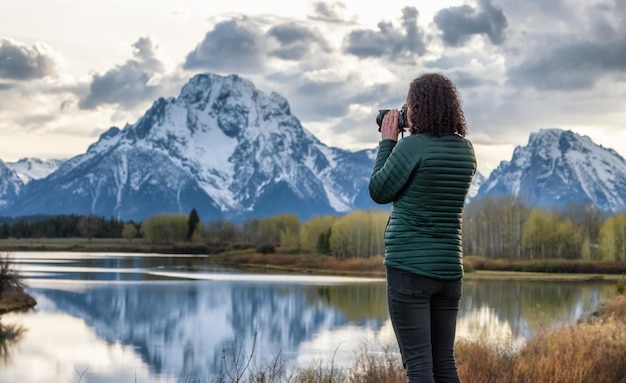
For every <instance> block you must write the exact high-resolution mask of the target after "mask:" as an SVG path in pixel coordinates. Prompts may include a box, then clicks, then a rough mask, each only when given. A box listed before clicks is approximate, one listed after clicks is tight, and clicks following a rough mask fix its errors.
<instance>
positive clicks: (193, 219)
mask: <svg viewBox="0 0 626 383" xmlns="http://www.w3.org/2000/svg"><path fill="white" fill-rule="evenodd" d="M199 223H200V217H199V216H198V212H197V211H196V209H195V208H194V209H191V213H189V219H188V220H187V240H188V241H191V237H193V233H194V231H196V228H197V227H198V224H199Z"/></svg>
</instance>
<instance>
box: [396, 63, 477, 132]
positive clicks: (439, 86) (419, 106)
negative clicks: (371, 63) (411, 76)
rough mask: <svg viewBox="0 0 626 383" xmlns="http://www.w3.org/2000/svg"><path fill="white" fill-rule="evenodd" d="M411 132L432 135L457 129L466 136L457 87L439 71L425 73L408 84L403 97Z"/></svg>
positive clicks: (456, 130)
mask: <svg viewBox="0 0 626 383" xmlns="http://www.w3.org/2000/svg"><path fill="white" fill-rule="evenodd" d="M406 102H407V107H408V108H409V109H410V110H411V111H410V114H409V115H408V118H409V120H410V121H409V126H410V129H409V130H410V132H411V134H416V133H429V134H432V135H433V136H443V135H444V134H453V133H456V134H458V135H459V136H461V137H465V133H466V131H467V126H466V123H465V115H464V114H463V110H462V109H461V101H460V100H459V97H458V95H457V91H456V87H455V86H454V84H453V83H452V81H450V80H449V79H448V78H447V77H445V76H443V75H441V74H439V73H426V74H423V75H421V76H420V77H418V78H416V79H415V80H413V82H411V85H410V86H409V93H408V95H407V98H406Z"/></svg>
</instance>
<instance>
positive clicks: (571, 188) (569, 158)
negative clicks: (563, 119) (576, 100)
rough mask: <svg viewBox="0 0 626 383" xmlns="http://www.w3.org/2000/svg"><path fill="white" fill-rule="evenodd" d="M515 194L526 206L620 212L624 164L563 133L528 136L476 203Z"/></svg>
mask: <svg viewBox="0 0 626 383" xmlns="http://www.w3.org/2000/svg"><path fill="white" fill-rule="evenodd" d="M492 194H497V195H515V196H520V197H522V198H523V199H524V200H525V201H526V202H527V203H528V204H530V205H532V206H540V207H544V208H553V207H563V206H565V205H566V204H567V203H568V202H574V203H592V204H594V205H595V206H597V207H598V208H599V209H600V210H602V211H605V212H617V211H623V210H626V161H624V159H623V158H622V157H621V156H619V155H618V154H617V153H616V152H615V151H613V150H610V149H606V148H604V147H602V146H600V145H597V144H595V143H594V142H593V141H591V139H590V138H589V137H587V136H581V135H578V134H576V133H574V132H572V131H569V130H560V129H544V130H540V131H538V132H535V133H532V134H531V135H530V138H529V140H528V145H526V146H523V147H522V146H518V147H517V148H515V150H514V152H513V157H512V158H511V161H508V162H506V161H503V162H502V163H500V165H499V166H498V168H497V169H496V170H494V171H493V172H492V173H491V175H490V177H489V179H488V180H487V181H486V182H485V183H484V184H483V185H482V186H481V188H480V189H479V191H478V194H477V198H484V197H486V196H488V195H492Z"/></svg>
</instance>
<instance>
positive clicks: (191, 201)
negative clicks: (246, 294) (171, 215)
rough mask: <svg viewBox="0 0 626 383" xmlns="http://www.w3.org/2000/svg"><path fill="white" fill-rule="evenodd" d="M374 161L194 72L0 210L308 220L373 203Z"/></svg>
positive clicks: (281, 104) (273, 105)
mask: <svg viewBox="0 0 626 383" xmlns="http://www.w3.org/2000/svg"><path fill="white" fill-rule="evenodd" d="M372 165H373V159H372V153H371V151H361V152H356V153H352V152H349V151H345V150H342V149H338V148H331V147H327V146H326V145H324V144H323V143H321V142H320V141H319V140H318V139H317V138H315V137H314V136H313V135H312V134H311V133H310V132H307V131H306V130H304V129H303V127H302V126H301V124H300V122H299V121H298V119H297V118H296V117H295V116H293V115H292V114H291V111H290V108H289V104H288V102H287V100H286V99H284V98H283V97H282V96H280V95H279V94H277V93H271V94H270V95H266V94H265V93H262V92H260V91H259V90H257V89H256V88H255V87H254V85H253V84H252V82H250V81H248V80H246V79H243V78H241V77H239V76H237V75H230V76H226V77H222V76H219V75H215V74H200V75H196V76H194V77H193V78H191V79H190V80H189V82H188V83H187V84H186V85H185V86H183V88H182V90H181V92H180V95H179V96H178V97H177V98H169V99H163V98H160V99H158V100H157V101H155V102H154V104H153V105H152V107H151V108H150V109H149V110H148V111H147V112H146V113H145V115H144V116H143V117H141V118H140V119H139V120H138V121H137V122H136V123H134V124H132V125H126V126H125V127H124V128H123V129H118V128H116V127H113V128H111V129H109V130H108V131H107V132H105V133H104V134H102V135H101V136H100V139H99V140H98V141H97V142H96V143H94V144H93V145H91V146H90V147H89V149H88V150H87V152H86V153H85V154H83V155H80V156H77V157H74V158H71V159H70V160H68V161H66V162H65V163H63V164H62V165H61V166H60V167H59V169H58V171H56V172H54V173H52V174H51V175H50V176H48V177H47V178H45V179H41V180H36V181H32V182H31V183H29V187H28V188H26V190H25V191H24V193H23V194H21V195H20V196H19V198H17V199H16V201H15V203H13V204H11V206H10V207H8V208H7V209H6V210H3V211H0V213H1V214H9V215H26V214H35V213H37V214H61V213H93V214H97V215H101V216H111V215H112V216H116V217H118V218H122V219H143V218H145V217H147V216H150V215H154V214H158V213H160V212H178V213H182V214H188V213H189V211H190V210H191V209H192V208H196V210H197V211H198V213H200V215H201V217H203V218H204V219H209V218H222V217H224V218H228V219H233V220H239V219H244V218H246V217H265V216H271V215H276V214H280V213H296V214H298V215H299V216H300V217H301V218H308V217H310V216H312V215H318V214H328V213H337V212H345V211H348V210H351V209H354V208H357V207H358V208H361V207H371V206H374V203H373V202H372V201H371V199H370V198H369V195H367V182H368V180H369V174H370V172H371V168H372ZM355 174H357V175H362V176H359V177H355V176H354V175H355ZM365 196H367V198H365Z"/></svg>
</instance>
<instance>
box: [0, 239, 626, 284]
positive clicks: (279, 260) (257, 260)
mask: <svg viewBox="0 0 626 383" xmlns="http://www.w3.org/2000/svg"><path fill="white" fill-rule="evenodd" d="M17 251H43V252H47V251H68V252H95V253H102V252H110V253H144V254H146V253H147V254H149V253H159V254H190V255H206V261H205V263H207V264H210V265H216V266H232V267H238V268H250V269H258V270H263V271H267V272H288V273H304V274H313V273H315V274H333V275H345V276H365V277H380V278H384V276H385V267H384V265H383V257H382V256H375V257H370V258H346V259H339V258H336V257H333V256H328V255H321V254H310V253H303V252H300V251H298V250H284V249H281V248H277V249H276V251H275V252H274V253H270V254H261V253H259V252H258V251H257V250H256V249H253V248H246V247H242V248H237V249H213V248H210V247H208V246H207V245H205V244H202V243H177V244H172V245H151V244H149V243H147V242H146V241H145V240H143V239H141V238H138V239H133V240H132V241H128V240H126V239H122V238H93V239H91V240H89V239H87V238H26V239H15V238H11V239H1V240H0V252H17ZM465 270H466V273H465V279H467V280H472V279H515V280H544V281H581V282H584V281H598V280H607V281H618V280H620V279H621V278H623V276H624V274H625V272H623V270H626V263H606V262H583V261H577V260H558V259H557V260H536V261H512V260H501V259H499V260H498V259H497V260H488V259H485V258H482V257H476V256H469V257H466V258H465ZM595 271H598V272H595Z"/></svg>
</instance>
